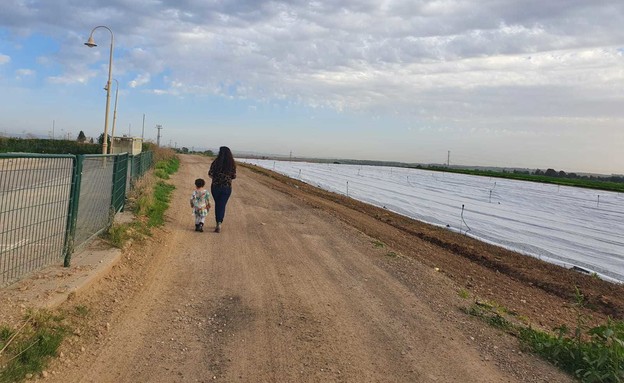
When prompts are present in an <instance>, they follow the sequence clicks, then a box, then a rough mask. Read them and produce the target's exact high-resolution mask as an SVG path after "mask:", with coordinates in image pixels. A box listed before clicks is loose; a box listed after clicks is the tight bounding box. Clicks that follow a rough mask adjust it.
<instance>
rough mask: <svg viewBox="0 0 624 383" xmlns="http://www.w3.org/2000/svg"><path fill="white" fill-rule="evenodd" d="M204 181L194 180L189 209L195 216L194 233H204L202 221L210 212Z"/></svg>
mask: <svg viewBox="0 0 624 383" xmlns="http://www.w3.org/2000/svg"><path fill="white" fill-rule="evenodd" d="M204 186H206V181H204V180H203V179H201V178H198V179H196V180H195V191H194V192H193V195H192V196H191V207H192V208H193V214H194V215H195V231H201V232H203V231H204V220H205V219H206V216H207V215H208V210H210V193H208V190H206V189H204Z"/></svg>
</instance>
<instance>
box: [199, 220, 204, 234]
mask: <svg viewBox="0 0 624 383" xmlns="http://www.w3.org/2000/svg"><path fill="white" fill-rule="evenodd" d="M197 227H198V229H197V231H200V232H202V233H203V232H204V224H203V222H200V223H199V225H197Z"/></svg>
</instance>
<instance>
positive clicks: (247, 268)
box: [46, 156, 571, 382]
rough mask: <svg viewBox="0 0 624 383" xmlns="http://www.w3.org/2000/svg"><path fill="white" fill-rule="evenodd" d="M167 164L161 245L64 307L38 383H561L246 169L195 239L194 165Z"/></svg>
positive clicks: (407, 265)
mask: <svg viewBox="0 0 624 383" xmlns="http://www.w3.org/2000/svg"><path fill="white" fill-rule="evenodd" d="M181 159H182V165H181V167H180V171H179V172H178V173H177V174H175V175H174V176H173V177H172V180H171V183H173V184H175V185H176V187H177V189H176V191H175V192H174V197H173V200H172V204H171V207H170V209H169V213H168V222H167V224H166V226H165V229H164V230H163V231H162V232H160V233H159V234H158V235H157V236H156V237H155V238H154V239H153V240H152V241H150V243H148V244H144V245H142V247H140V248H139V247H134V246H133V248H132V249H131V250H130V251H128V253H127V254H126V256H125V259H124V263H122V264H121V265H119V266H118V267H117V268H116V269H115V270H114V271H113V274H112V275H111V276H110V277H109V278H108V279H107V280H106V281H103V282H102V283H101V284H100V285H99V286H96V287H95V289H94V291H93V293H90V294H87V295H85V296H79V297H77V298H75V299H74V300H73V301H72V302H71V303H70V304H72V305H75V306H76V307H77V308H81V309H80V310H78V311H87V310H88V312H89V314H88V316H89V318H91V319H90V320H91V323H89V324H88V325H85V327H84V328H83V329H82V332H81V331H80V330H77V331H76V333H74V335H73V336H72V337H71V339H70V342H68V343H67V344H66V345H64V347H63V349H62V350H63V355H62V356H61V357H60V358H59V359H58V360H57V361H55V362H54V363H53V365H52V366H51V367H50V369H49V374H47V375H48V376H47V378H46V381H56V382H208V381H224V382H239V381H240V382H520V381H531V382H568V381H571V380H570V379H569V378H567V377H566V376H564V375H563V374H561V373H559V372H558V371H556V370H555V369H554V368H553V367H550V366H548V365H547V364H545V363H543V362H541V361H540V360H538V359H537V358H535V357H533V356H531V355H528V354H526V353H522V352H520V351H519V349H518V345H517V343H516V341H515V340H514V339H513V338H511V337H508V336H507V335H505V334H502V333H500V332H497V331H495V330H492V329H490V328H488V327H487V326H485V325H483V324H481V323H480V322H479V321H477V320H475V319H474V318H471V317H469V316H467V315H466V314H464V313H462V312H460V310H459V307H460V306H462V305H466V302H465V300H463V299H461V298H460V297H459V296H458V294H457V291H458V287H457V286H456V285H454V284H453V282H452V281H451V280H449V279H448V278H447V277H445V276H444V275H443V274H442V273H439V272H436V271H435V269H433V268H432V267H428V266H425V265H423V264H421V263H419V262H416V261H414V260H413V259H411V258H409V257H404V256H401V255H397V253H396V252H395V251H394V250H393V249H392V248H390V247H388V246H387V245H386V246H382V245H381V243H380V242H379V241H377V239H376V238H372V237H369V236H367V235H365V234H364V233H363V232H361V231H359V230H357V229H355V228H353V227H352V226H351V225H348V224H347V223H345V222H344V221H343V220H340V219H338V218H336V217H335V216H334V215H332V214H331V212H327V211H325V210H323V209H318V208H314V207H312V206H310V205H308V204H305V203H302V202H301V201H298V200H296V199H293V198H292V197H290V196H288V195H286V194H284V193H282V192H279V191H276V190H274V189H272V188H270V187H268V186H267V185H266V183H265V182H263V178H266V177H265V176H263V175H259V174H256V173H254V172H251V171H250V170H248V169H245V168H241V167H239V176H238V178H237V179H236V180H235V182H234V193H233V195H232V198H231V200H230V203H229V205H228V210H227V214H226V218H225V222H224V226H223V231H222V232H221V233H219V234H217V233H213V232H212V230H211V229H212V228H213V222H212V219H209V220H208V221H207V227H206V229H207V231H206V232H204V233H198V232H194V226H193V218H192V216H191V210H190V208H189V207H188V198H189V196H190V194H191V192H192V184H193V180H194V179H195V178H198V177H206V178H207V176H206V173H207V169H208V165H209V159H207V158H202V157H198V156H182V158H181ZM211 213H212V211H211ZM414 246H416V247H419V248H420V249H421V250H420V251H428V250H427V249H428V247H427V246H428V245H427V244H425V243H419V242H417V241H416V242H415V243H414Z"/></svg>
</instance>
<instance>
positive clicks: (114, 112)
mask: <svg viewBox="0 0 624 383" xmlns="http://www.w3.org/2000/svg"><path fill="white" fill-rule="evenodd" d="M113 81H115V84H116V85H117V86H116V87H115V107H114V108H113V131H112V132H111V146H110V154H115V152H114V150H113V147H114V146H115V122H116V121H117V96H119V81H117V79H116V78H114V79H113Z"/></svg>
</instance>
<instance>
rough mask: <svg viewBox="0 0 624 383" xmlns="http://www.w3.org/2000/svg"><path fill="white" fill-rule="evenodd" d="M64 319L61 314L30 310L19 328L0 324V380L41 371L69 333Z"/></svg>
mask: <svg viewBox="0 0 624 383" xmlns="http://www.w3.org/2000/svg"><path fill="white" fill-rule="evenodd" d="M62 321H63V318H62V317H61V316H59V315H54V314H51V313H50V312H48V311H38V312H30V313H29V315H28V316H27V317H26V318H25V322H24V324H23V325H22V326H21V327H20V328H19V329H16V330H15V329H11V328H9V327H7V326H2V327H0V350H2V351H1V352H0V383H5V382H18V381H21V380H23V379H25V378H26V377H27V376H28V375H29V374H30V375H34V374H38V373H41V372H42V371H43V370H44V369H45V367H46V366H47V362H48V360H49V359H50V358H51V357H53V356H56V352H57V350H58V347H59V346H60V344H61V342H62V341H63V339H64V338H65V335H66V334H67V329H66V327H65V326H64V325H63V324H62Z"/></svg>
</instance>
